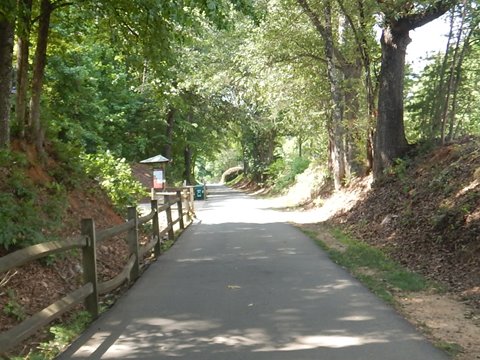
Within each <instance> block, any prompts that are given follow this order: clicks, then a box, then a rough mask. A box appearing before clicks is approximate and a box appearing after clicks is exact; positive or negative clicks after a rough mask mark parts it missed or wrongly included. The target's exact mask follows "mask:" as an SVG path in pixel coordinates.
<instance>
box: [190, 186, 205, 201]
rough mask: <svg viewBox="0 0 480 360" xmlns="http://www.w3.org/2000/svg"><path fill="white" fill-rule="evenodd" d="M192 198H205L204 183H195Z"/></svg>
mask: <svg viewBox="0 0 480 360" xmlns="http://www.w3.org/2000/svg"><path fill="white" fill-rule="evenodd" d="M193 199H194V200H205V185H195V186H194V188H193Z"/></svg>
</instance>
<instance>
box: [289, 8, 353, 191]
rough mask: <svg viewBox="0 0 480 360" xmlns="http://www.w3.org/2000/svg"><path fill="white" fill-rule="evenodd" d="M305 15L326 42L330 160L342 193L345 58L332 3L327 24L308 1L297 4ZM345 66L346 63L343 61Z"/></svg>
mask: <svg viewBox="0 0 480 360" xmlns="http://www.w3.org/2000/svg"><path fill="white" fill-rule="evenodd" d="M297 2H298V4H299V5H300V6H301V7H302V9H303V11H304V12H305V14H306V15H307V16H308V17H309V19H310V21H311V23H312V25H313V26H314V27H315V29H316V30H317V32H318V33H319V34H320V36H321V37H322V38H323V41H324V52H325V58H326V63H327V78H328V81H329V85H330V95H331V99H332V110H331V114H330V121H329V129H328V134H329V151H330V155H329V159H330V162H329V164H330V166H331V171H332V173H333V179H334V184H335V189H340V188H341V187H342V186H343V185H344V183H345V175H346V167H347V166H346V153H345V128H344V125H343V116H344V101H345V97H344V95H345V94H344V92H343V90H342V81H343V78H342V74H341V73H340V71H339V70H338V69H337V66H338V64H337V57H341V54H340V53H339V51H338V50H337V49H336V48H335V46H334V37H333V29H332V8H331V2H330V1H326V3H325V4H324V8H323V10H324V14H323V15H324V17H323V19H324V23H323V24H322V23H321V21H320V18H319V17H318V15H317V14H316V13H314V12H313V10H312V9H311V8H310V6H309V4H308V3H307V1H306V0H297ZM341 63H342V64H344V63H345V61H343V59H342V61H341Z"/></svg>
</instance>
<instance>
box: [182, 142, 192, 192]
mask: <svg viewBox="0 0 480 360" xmlns="http://www.w3.org/2000/svg"><path fill="white" fill-rule="evenodd" d="M183 158H184V162H185V172H184V173H183V178H184V179H185V181H186V182H187V185H193V179H192V150H191V149H190V146H188V145H187V146H185V149H184V150H183Z"/></svg>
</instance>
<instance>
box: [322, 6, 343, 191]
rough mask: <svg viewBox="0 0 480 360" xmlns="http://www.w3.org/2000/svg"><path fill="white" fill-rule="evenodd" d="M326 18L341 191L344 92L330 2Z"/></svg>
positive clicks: (335, 157) (334, 150) (337, 178)
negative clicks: (336, 55)
mask: <svg viewBox="0 0 480 360" xmlns="http://www.w3.org/2000/svg"><path fill="white" fill-rule="evenodd" d="M324 18H325V38H324V41H325V55H326V59H327V77H328V80H329V83H330V94H331V97H332V102H333V104H332V105H333V107H332V113H331V131H330V137H331V139H330V140H331V151H332V154H331V158H332V167H333V168H332V170H333V179H334V183H335V189H337V190H338V189H340V188H341V187H342V186H343V185H344V183H345V175H346V167H347V166H346V152H345V128H344V125H343V117H344V110H345V109H344V107H345V106H344V101H345V98H344V93H343V91H342V80H343V79H342V75H341V73H340V72H339V71H338V70H337V68H336V61H335V52H334V45H333V30H332V9H331V4H330V2H329V1H328V2H327V3H326V4H325V6H324Z"/></svg>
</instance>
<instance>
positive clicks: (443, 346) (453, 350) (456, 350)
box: [435, 341, 463, 357]
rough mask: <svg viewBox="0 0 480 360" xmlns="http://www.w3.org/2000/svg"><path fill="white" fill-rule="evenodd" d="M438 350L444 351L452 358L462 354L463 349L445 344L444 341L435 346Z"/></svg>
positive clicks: (451, 344)
mask: <svg viewBox="0 0 480 360" xmlns="http://www.w3.org/2000/svg"><path fill="white" fill-rule="evenodd" d="M435 345H436V346H437V347H438V348H439V349H442V350H443V351H445V352H446V353H447V354H448V355H450V356H452V357H454V356H456V355H458V354H460V353H461V352H463V348H462V346H461V345H459V344H457V343H451V342H446V341H440V342H438V343H436V344H435Z"/></svg>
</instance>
